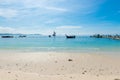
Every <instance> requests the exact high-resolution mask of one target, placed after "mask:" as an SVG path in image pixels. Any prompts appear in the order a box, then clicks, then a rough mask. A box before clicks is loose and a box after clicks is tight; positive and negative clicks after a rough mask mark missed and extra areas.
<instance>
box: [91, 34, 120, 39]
mask: <svg viewBox="0 0 120 80" xmlns="http://www.w3.org/2000/svg"><path fill="white" fill-rule="evenodd" d="M90 37H93V38H108V39H115V40H120V35H119V34H116V35H101V34H95V35H92V36H90Z"/></svg>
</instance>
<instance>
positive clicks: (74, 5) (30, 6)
mask: <svg viewBox="0 0 120 80" xmlns="http://www.w3.org/2000/svg"><path fill="white" fill-rule="evenodd" d="M53 31H56V33H57V34H59V35H64V34H75V35H92V34H97V33H99V34H120V0H0V33H24V34H43V35H48V34H52V33H53Z"/></svg>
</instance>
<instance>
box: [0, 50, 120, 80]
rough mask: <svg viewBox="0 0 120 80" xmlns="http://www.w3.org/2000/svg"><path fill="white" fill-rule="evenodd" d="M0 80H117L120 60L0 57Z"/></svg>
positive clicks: (74, 56) (52, 55) (44, 55)
mask: <svg viewBox="0 0 120 80" xmlns="http://www.w3.org/2000/svg"><path fill="white" fill-rule="evenodd" d="M69 59H70V61H69ZM0 80H120V57H119V56H117V57H115V56H110V55H99V54H73V53H39V52H38V53H0Z"/></svg>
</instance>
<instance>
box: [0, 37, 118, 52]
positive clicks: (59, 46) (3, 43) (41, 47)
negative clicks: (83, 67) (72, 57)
mask: <svg viewBox="0 0 120 80" xmlns="http://www.w3.org/2000/svg"><path fill="white" fill-rule="evenodd" d="M0 50H18V51H53V52H78V53H80V52H87V53H88V52H89V53H93V52H94V53H100V52H101V53H102V52H103V53H119V52H120V41H119V40H112V39H97V38H90V37H87V36H77V38H75V39H66V38H65V37H56V38H49V37H47V36H37V37H34V36H32V37H26V38H17V37H16V38H8V39H7V38H0Z"/></svg>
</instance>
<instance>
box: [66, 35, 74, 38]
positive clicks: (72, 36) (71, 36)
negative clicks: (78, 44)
mask: <svg viewBox="0 0 120 80" xmlns="http://www.w3.org/2000/svg"><path fill="white" fill-rule="evenodd" d="M66 38H76V36H75V35H70V36H68V35H66Z"/></svg>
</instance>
